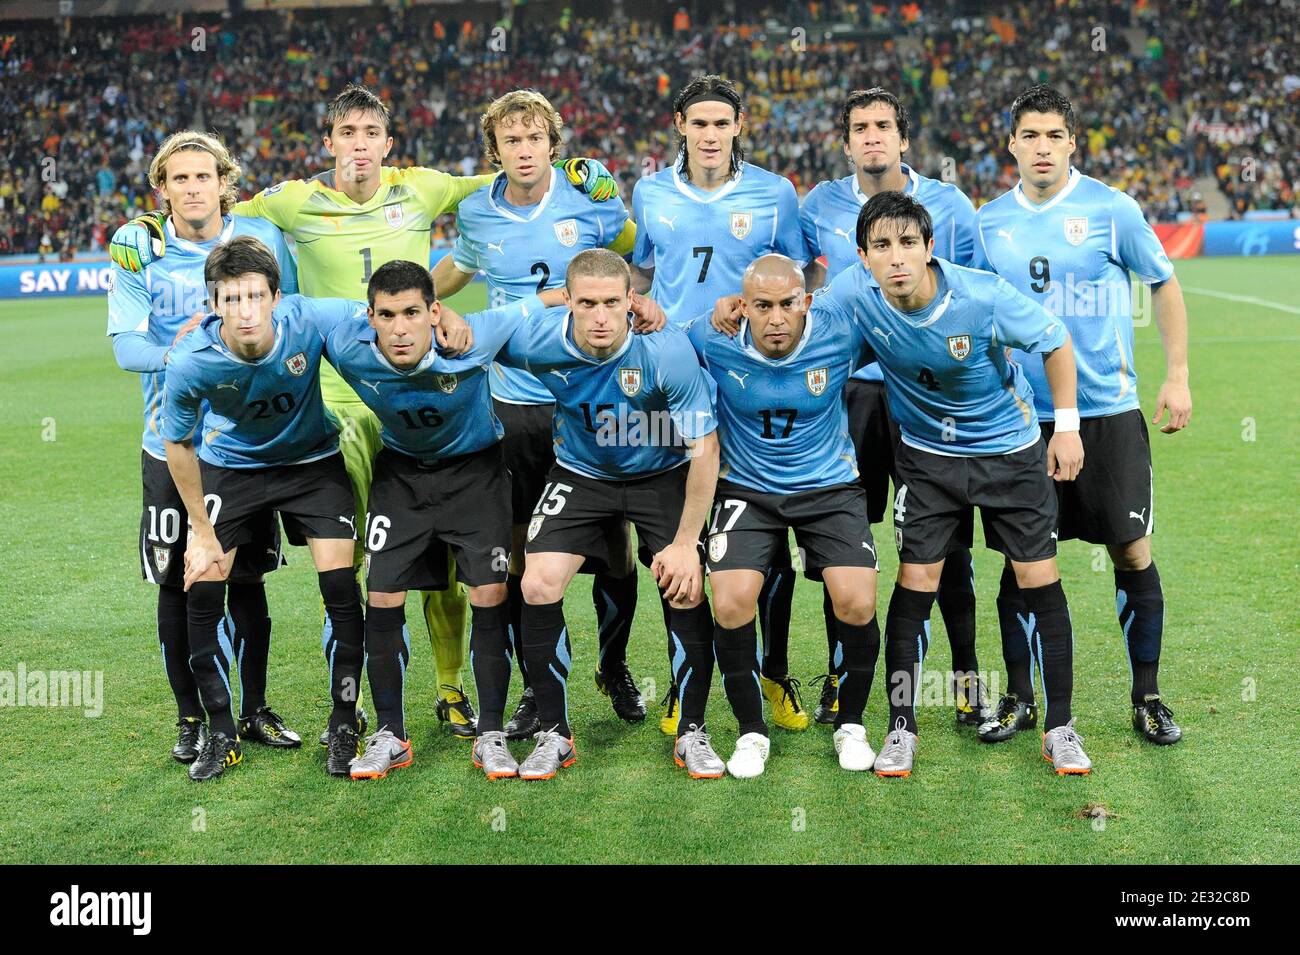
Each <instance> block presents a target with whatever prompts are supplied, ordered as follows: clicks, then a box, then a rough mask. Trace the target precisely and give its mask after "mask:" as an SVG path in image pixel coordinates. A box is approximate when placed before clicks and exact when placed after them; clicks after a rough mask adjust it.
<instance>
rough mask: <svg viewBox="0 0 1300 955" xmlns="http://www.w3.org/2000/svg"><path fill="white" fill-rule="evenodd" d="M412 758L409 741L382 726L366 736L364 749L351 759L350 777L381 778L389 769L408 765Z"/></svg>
mask: <svg viewBox="0 0 1300 955" xmlns="http://www.w3.org/2000/svg"><path fill="white" fill-rule="evenodd" d="M413 759H414V757H413V756H412V755H411V744H410V742H409V741H408V740H401V739H398V738H397V737H396V736H394V735H393V734H392V733H391V732H389V730H388V727H384V728H383V729H381V730H380V731H379V732H378V733H375V734H374V735H373V736H369V737H367V738H366V751H365V752H364V753H362V754H361V755H360V756H358V757H357V758H356V759H354V760H352V778H353V779H383V778H384V777H385V776H387V775H388V773H389V770H393V769H401V768H402V767H403V766H410V765H411V762H412V760H413Z"/></svg>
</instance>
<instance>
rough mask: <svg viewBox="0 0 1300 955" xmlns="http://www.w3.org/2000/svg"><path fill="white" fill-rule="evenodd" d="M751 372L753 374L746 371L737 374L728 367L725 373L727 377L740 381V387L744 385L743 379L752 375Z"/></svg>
mask: <svg viewBox="0 0 1300 955" xmlns="http://www.w3.org/2000/svg"><path fill="white" fill-rule="evenodd" d="M752 374H753V372H750V371H747V372H745V373H744V374H743V375H738V374H736V373H735V372H734V371H732V370H731V369H730V368H728V369H727V375H728V376H729V377H731V378H735V379H736V380H737V381H738V382H740V387H742V388H744V387H745V379H746V378H748V377H749V376H750V375H752Z"/></svg>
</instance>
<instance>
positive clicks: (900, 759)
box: [873, 716, 916, 776]
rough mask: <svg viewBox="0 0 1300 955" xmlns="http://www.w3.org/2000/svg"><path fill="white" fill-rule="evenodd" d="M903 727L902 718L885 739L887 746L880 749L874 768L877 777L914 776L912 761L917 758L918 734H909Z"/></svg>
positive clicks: (896, 722)
mask: <svg viewBox="0 0 1300 955" xmlns="http://www.w3.org/2000/svg"><path fill="white" fill-rule="evenodd" d="M903 726H904V723H903V718H902V717H901V716H900V717H899V718H898V719H897V721H895V723H894V728H893V729H892V730H890V732H889V735H888V736H886V737H885V745H884V746H882V747H880V755H879V756H877V757H876V763H875V766H874V767H873V768H874V769H875V771H876V775H877V776H910V775H912V761H913V760H914V759H915V758H916V734H915V733H909V732H908V731H907V730H905V729H904V728H903Z"/></svg>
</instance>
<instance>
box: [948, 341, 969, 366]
mask: <svg viewBox="0 0 1300 955" xmlns="http://www.w3.org/2000/svg"><path fill="white" fill-rule="evenodd" d="M948 354H949V355H952V357H953V358H956V359H957V360H958V361H965V360H966V356H967V355H969V354H970V336H969V335H949V336H948Z"/></svg>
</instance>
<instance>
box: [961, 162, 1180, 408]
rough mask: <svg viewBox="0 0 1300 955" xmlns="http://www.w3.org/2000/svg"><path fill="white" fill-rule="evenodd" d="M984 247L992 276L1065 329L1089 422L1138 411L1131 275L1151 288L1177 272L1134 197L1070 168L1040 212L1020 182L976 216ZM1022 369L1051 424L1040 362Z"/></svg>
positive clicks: (1028, 360)
mask: <svg viewBox="0 0 1300 955" xmlns="http://www.w3.org/2000/svg"><path fill="white" fill-rule="evenodd" d="M979 232H980V240H981V242H982V243H983V247H984V254H985V256H986V257H987V258H988V261H989V262H990V263H991V264H992V268H993V269H994V271H996V272H997V273H998V275H1000V276H1002V277H1003V278H1004V279H1006V280H1007V281H1008V282H1010V283H1011V284H1012V285H1014V286H1015V287H1016V288H1017V289H1019V290H1020V291H1021V292H1022V293H1024V294H1025V295H1027V296H1029V298H1031V299H1033V300H1034V301H1035V302H1037V303H1039V304H1040V305H1042V306H1043V307H1044V308H1046V309H1047V310H1048V311H1049V312H1051V313H1052V314H1053V315H1055V316H1056V317H1057V318H1059V319H1060V320H1061V321H1062V322H1064V323H1065V327H1066V328H1067V329H1069V332H1070V338H1071V339H1072V340H1073V342H1074V358H1075V362H1076V363H1077V364H1078V366H1079V414H1080V415H1081V416H1082V417H1084V418H1100V417H1104V416H1106V415H1112V414H1119V413H1120V412H1123V411H1131V410H1132V409H1134V408H1136V407H1137V406H1138V396H1137V369H1136V368H1135V367H1134V365H1133V295H1132V285H1131V283H1130V280H1129V273H1130V272H1132V273H1133V274H1135V275H1136V276H1137V277H1138V278H1139V279H1140V280H1141V281H1142V282H1144V283H1145V284H1147V285H1159V284H1161V283H1163V282H1167V281H1168V280H1169V279H1170V278H1171V277H1172V276H1173V274H1174V267H1173V265H1172V264H1171V263H1170V261H1169V257H1168V256H1167V255H1166V254H1165V251H1164V248H1163V247H1162V246H1161V245H1160V240H1159V239H1158V238H1156V234H1155V230H1153V229H1152V228H1151V226H1150V225H1148V224H1147V221H1146V219H1145V218H1144V217H1143V215H1142V210H1141V209H1140V208H1139V207H1138V204H1137V203H1136V202H1134V201H1133V199H1132V198H1131V197H1129V196H1128V195H1126V194H1125V193H1123V192H1120V191H1119V190H1118V189H1112V188H1111V187H1110V186H1108V185H1106V184H1105V183H1103V182H1099V181H1097V180H1096V179H1093V178H1092V177H1090V176H1084V175H1081V174H1080V173H1079V171H1078V170H1077V169H1073V168H1071V169H1070V177H1069V179H1068V181H1067V182H1066V184H1065V186H1064V187H1063V188H1062V189H1061V191H1060V192H1058V193H1057V194H1056V195H1054V196H1052V198H1050V199H1048V200H1047V201H1046V202H1044V203H1042V204H1039V205H1036V204H1034V203H1033V202H1031V201H1030V200H1029V198H1028V197H1027V196H1026V195H1025V193H1024V190H1023V188H1022V187H1021V185H1020V184H1019V183H1017V184H1016V187H1015V188H1014V189H1012V190H1011V191H1010V192H1006V193H1003V194H1002V195H1001V196H999V197H998V198H996V199H994V200H993V201H992V202H990V203H988V204H987V205H985V206H983V207H981V208H980V211H979ZM1013 357H1015V359H1016V360H1017V361H1021V362H1023V364H1024V368H1025V374H1026V376H1028V378H1029V383H1030V384H1031V385H1032V386H1033V388H1034V394H1035V395H1036V396H1037V398H1036V406H1037V409H1038V414H1039V417H1041V418H1043V419H1045V420H1049V421H1050V420H1052V418H1053V411H1052V402H1051V395H1050V392H1048V391H1047V379H1046V378H1045V377H1044V374H1043V361H1042V358H1041V357H1037V356H1031V355H1016V356H1013Z"/></svg>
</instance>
